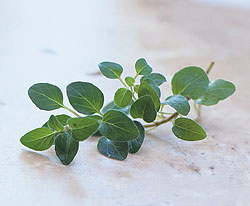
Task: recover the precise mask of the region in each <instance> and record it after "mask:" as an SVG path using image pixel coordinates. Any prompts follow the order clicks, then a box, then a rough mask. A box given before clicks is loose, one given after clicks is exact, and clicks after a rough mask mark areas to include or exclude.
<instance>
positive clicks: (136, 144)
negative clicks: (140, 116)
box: [128, 121, 145, 154]
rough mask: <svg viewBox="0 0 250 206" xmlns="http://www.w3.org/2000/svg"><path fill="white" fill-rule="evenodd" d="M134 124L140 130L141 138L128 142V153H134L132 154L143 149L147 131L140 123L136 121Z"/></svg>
mask: <svg viewBox="0 0 250 206" xmlns="http://www.w3.org/2000/svg"><path fill="white" fill-rule="evenodd" d="M134 123H135V125H136V126H137V128H138V130H139V136H138V137H137V138H136V139H135V140H132V141H129V142H128V149H129V150H128V151H129V153H132V154H134V153H136V152H138V151H139V149H140V148H141V145H142V143H143V141H144V137H145V129H144V127H143V125H142V124H141V123H140V122H138V121H134Z"/></svg>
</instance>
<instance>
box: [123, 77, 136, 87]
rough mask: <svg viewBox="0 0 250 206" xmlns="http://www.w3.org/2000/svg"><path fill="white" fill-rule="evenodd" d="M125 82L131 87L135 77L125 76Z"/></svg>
mask: <svg viewBox="0 0 250 206" xmlns="http://www.w3.org/2000/svg"><path fill="white" fill-rule="evenodd" d="M125 82H126V84H127V85H128V86H129V87H132V86H133V84H134V83H135V79H134V78H133V77H126V78H125Z"/></svg>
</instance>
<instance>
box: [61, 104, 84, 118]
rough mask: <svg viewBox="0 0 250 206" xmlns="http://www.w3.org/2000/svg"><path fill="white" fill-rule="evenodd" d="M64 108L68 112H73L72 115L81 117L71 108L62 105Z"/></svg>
mask: <svg viewBox="0 0 250 206" xmlns="http://www.w3.org/2000/svg"><path fill="white" fill-rule="evenodd" d="M62 107H63V108H64V109H66V110H68V111H69V112H71V113H72V114H74V115H75V116H77V117H80V115H79V114H77V113H76V112H74V111H73V110H71V109H70V108H68V107H66V106H65V105H62Z"/></svg>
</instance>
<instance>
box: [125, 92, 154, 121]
mask: <svg viewBox="0 0 250 206" xmlns="http://www.w3.org/2000/svg"><path fill="white" fill-rule="evenodd" d="M130 114H131V116H132V117H133V118H142V119H143V120H144V121H145V122H147V123H149V122H153V121H154V120H155V118H156V114H157V113H156V111H155V105H154V102H153V99H152V97H151V96H149V95H145V96H142V97H140V98H139V99H137V100H136V101H135V102H134V103H133V104H132V105H131V108H130Z"/></svg>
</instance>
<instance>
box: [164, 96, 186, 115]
mask: <svg viewBox="0 0 250 206" xmlns="http://www.w3.org/2000/svg"><path fill="white" fill-rule="evenodd" d="M162 104H165V105H169V106H171V107H173V108H174V109H175V110H176V111H177V112H179V113H180V114H182V115H187V114H188V113H189V111H190V105H189V103H188V100H187V99H186V98H185V97H184V96H182V95H178V94H177V95H172V96H169V97H168V98H167V99H166V100H165V101H164V102H162Z"/></svg>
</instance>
